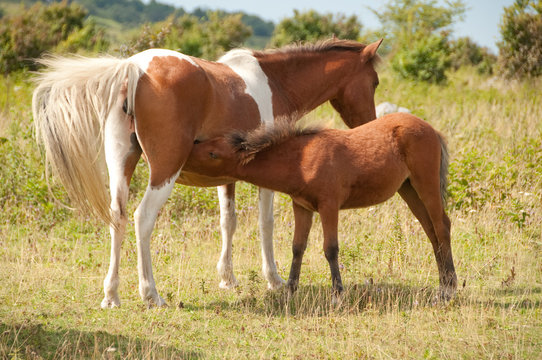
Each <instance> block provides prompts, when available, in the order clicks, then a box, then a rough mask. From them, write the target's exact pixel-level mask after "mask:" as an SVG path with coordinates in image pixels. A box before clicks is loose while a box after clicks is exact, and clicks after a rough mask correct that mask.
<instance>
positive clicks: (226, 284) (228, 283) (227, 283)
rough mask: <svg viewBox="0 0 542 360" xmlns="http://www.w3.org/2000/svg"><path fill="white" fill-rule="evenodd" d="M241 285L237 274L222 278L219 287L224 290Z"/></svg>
mask: <svg viewBox="0 0 542 360" xmlns="http://www.w3.org/2000/svg"><path fill="white" fill-rule="evenodd" d="M238 285H239V283H238V282H237V279H236V278H235V276H233V277H232V278H231V279H227V280H224V279H223V280H222V281H220V284H218V287H219V288H221V289H224V290H231V289H233V288H236V287H237V286H238Z"/></svg>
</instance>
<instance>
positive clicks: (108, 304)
mask: <svg viewBox="0 0 542 360" xmlns="http://www.w3.org/2000/svg"><path fill="white" fill-rule="evenodd" d="M100 307H101V308H102V309H113V308H116V307H120V300H119V298H118V297H114V298H108V297H104V299H103V300H102V303H101V304H100Z"/></svg>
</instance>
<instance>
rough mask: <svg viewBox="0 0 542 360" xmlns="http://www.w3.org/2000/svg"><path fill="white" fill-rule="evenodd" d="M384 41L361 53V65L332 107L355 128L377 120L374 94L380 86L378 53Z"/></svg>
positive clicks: (345, 121)
mask: <svg viewBox="0 0 542 360" xmlns="http://www.w3.org/2000/svg"><path fill="white" fill-rule="evenodd" d="M381 43H382V39H380V40H379V41H376V42H374V43H372V44H369V45H367V46H365V47H364V48H363V50H361V51H360V53H359V63H358V64H357V66H356V70H355V71H353V72H352V73H351V74H350V75H349V77H348V81H347V82H346V83H345V85H344V86H343V87H342V88H340V89H339V91H338V93H337V96H336V97H335V98H333V99H331V100H330V102H331V105H333V107H334V108H335V110H337V111H338V112H339V114H341V117H342V119H343V121H344V123H345V124H346V125H347V126H348V127H350V128H354V127H356V126H359V125H362V124H365V123H367V122H369V121H371V120H374V119H375V118H376V113H375V103H374V94H375V91H376V87H377V86H378V74H377V73H376V71H375V65H376V63H377V61H378V59H379V57H378V55H377V54H376V51H377V50H378V47H379V46H380V44H381Z"/></svg>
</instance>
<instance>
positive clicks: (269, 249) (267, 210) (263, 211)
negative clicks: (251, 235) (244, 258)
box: [258, 188, 284, 290]
mask: <svg viewBox="0 0 542 360" xmlns="http://www.w3.org/2000/svg"><path fill="white" fill-rule="evenodd" d="M259 200H260V201H259V206H260V216H259V219H258V220H259V223H260V236H261V240H262V272H263V275H264V277H265V279H266V280H267V287H268V288H269V289H271V290H275V289H279V288H281V287H282V286H283V285H284V280H282V278H281V277H280V276H279V274H278V272H277V266H276V265H275V255H274V254H273V191H271V190H268V189H263V188H260V198H259Z"/></svg>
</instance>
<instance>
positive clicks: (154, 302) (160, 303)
mask: <svg viewBox="0 0 542 360" xmlns="http://www.w3.org/2000/svg"><path fill="white" fill-rule="evenodd" d="M154 307H157V308H165V307H168V304H167V303H166V302H165V301H164V299H162V297H161V296H159V295H157V296H156V297H155V298H150V299H147V308H148V309H151V308H154Z"/></svg>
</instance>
